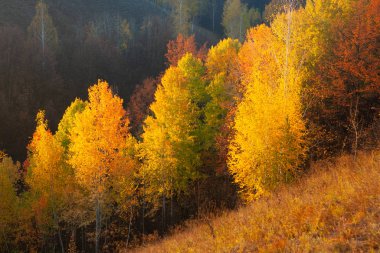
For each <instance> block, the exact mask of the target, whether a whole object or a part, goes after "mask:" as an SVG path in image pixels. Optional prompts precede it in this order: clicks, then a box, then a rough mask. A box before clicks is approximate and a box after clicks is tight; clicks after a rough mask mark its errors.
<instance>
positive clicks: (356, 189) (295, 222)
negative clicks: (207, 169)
mask: <svg viewBox="0 0 380 253" xmlns="http://www.w3.org/2000/svg"><path fill="white" fill-rule="evenodd" d="M379 247H380V153H379V152H375V151H374V152H370V153H366V154H360V155H359V156H358V158H357V161H356V162H355V161H354V160H353V158H352V157H351V156H343V157H340V158H339V159H335V160H333V161H323V162H319V163H316V164H314V165H313V166H312V169H311V171H310V172H309V173H308V174H307V175H305V176H304V177H303V178H301V179H300V180H299V181H298V182H296V183H295V184H294V185H292V186H284V187H283V188H281V189H279V190H277V191H276V192H275V193H273V194H272V195H271V196H269V197H267V198H265V199H260V200H258V201H256V202H255V203H253V204H251V205H249V206H247V207H243V208H240V209H239V210H237V211H234V212H228V213H224V214H222V215H221V216H220V217H217V218H214V219H212V220H210V221H208V222H206V221H193V222H192V223H191V224H190V225H189V226H188V227H187V228H186V229H185V230H184V231H182V232H178V233H174V234H173V235H172V236H170V237H167V238H165V239H163V240H161V241H158V242H156V243H152V244H149V245H147V246H146V247H141V248H137V249H135V251H136V252H154V253H156V252H202V253H203V252H380V248H379Z"/></svg>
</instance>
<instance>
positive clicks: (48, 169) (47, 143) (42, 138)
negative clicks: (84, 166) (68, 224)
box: [26, 111, 73, 252]
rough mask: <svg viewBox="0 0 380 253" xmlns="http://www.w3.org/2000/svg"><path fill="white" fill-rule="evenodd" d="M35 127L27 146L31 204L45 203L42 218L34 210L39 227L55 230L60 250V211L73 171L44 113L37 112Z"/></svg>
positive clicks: (61, 243) (38, 207)
mask: <svg viewBox="0 0 380 253" xmlns="http://www.w3.org/2000/svg"><path fill="white" fill-rule="evenodd" d="M36 121H37V127H36V131H35V132H34V134H33V138H32V141H31V142H30V144H29V145H28V151H29V154H28V161H29V167H28V174H27V178H26V182H27V183H28V185H29V186H30V188H31V190H30V192H31V194H32V199H34V200H35V205H34V207H35V208H37V209H40V208H41V206H36V205H38V203H39V202H41V203H42V202H44V203H46V204H44V207H43V208H44V211H43V212H42V214H45V215H46V216H45V215H43V216H42V217H39V213H41V212H38V211H37V210H36V211H35V214H36V217H37V221H39V224H38V225H40V226H41V227H44V226H47V227H48V228H54V229H55V230H56V231H57V232H58V236H59V242H60V246H61V251H62V252H64V246H63V242H62V236H61V228H60V227H59V222H60V221H61V213H62V212H63V209H64V208H65V203H66V202H67V200H68V199H69V196H68V192H67V191H66V189H67V187H68V186H69V185H70V183H71V182H72V180H73V173H72V171H71V170H70V168H69V167H68V166H65V163H64V160H63V153H64V149H63V147H62V146H61V144H60V143H59V142H58V141H57V140H56V139H55V137H54V136H53V134H52V133H51V132H50V130H49V129H48V126H47V121H46V120H45V113H44V112H43V111H40V112H39V113H38V114H37V118H36Z"/></svg>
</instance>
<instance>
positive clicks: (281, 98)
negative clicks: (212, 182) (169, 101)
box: [229, 16, 305, 201]
mask: <svg viewBox="0 0 380 253" xmlns="http://www.w3.org/2000/svg"><path fill="white" fill-rule="evenodd" d="M288 18H291V16H287V17H286V18H285V21H288ZM282 24H283V23H282ZM288 24H289V23H288V22H286V23H285V24H283V25H282V26H279V27H278V30H275V29H274V30H272V29H271V28H269V27H267V26H265V25H261V26H259V27H257V28H254V29H251V30H250V31H249V32H248V35H247V41H246V42H245V43H244V45H243V47H242V49H241V51H240V59H241V66H242V75H243V84H244V85H245V87H244V90H245V92H244V95H243V98H242V101H241V103H240V104H239V105H238V108H237V112H236V117H235V122H234V130H235V136H234V138H233V141H232V143H231V144H230V147H229V149H230V151H229V170H230V172H231V173H232V174H233V176H234V179H235V182H236V183H237V184H238V185H239V186H240V187H241V190H242V193H243V197H244V198H245V199H246V200H247V201H251V200H253V199H255V198H256V197H258V196H260V195H261V194H263V193H265V192H266V191H268V190H269V189H271V188H273V187H274V186H276V185H277V184H278V183H279V182H281V181H287V180H289V179H290V178H291V177H292V176H293V174H294V173H295V172H296V170H297V169H298V168H299V167H300V165H301V164H302V160H303V157H304V155H305V143H304V133H305V124H304V121H303V119H302V114H301V109H302V108H301V99H300V92H301V87H302V80H303V79H302V78H303V71H302V68H300V67H299V66H300V65H299V63H300V62H299V59H298V58H297V54H296V51H295V50H294V48H293V44H292V41H291V36H289V34H288V31H290V30H288V28H289V27H288ZM252 59H254V60H252Z"/></svg>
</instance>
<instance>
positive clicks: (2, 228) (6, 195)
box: [0, 151, 19, 252]
mask: <svg viewBox="0 0 380 253" xmlns="http://www.w3.org/2000/svg"><path fill="white" fill-rule="evenodd" d="M18 169H19V164H14V163H13V161H12V159H11V158H10V157H8V156H7V155H6V154H4V153H3V152H1V151H0V199H1V201H0V235H1V236H0V248H1V249H3V250H4V252H11V249H12V245H11V242H12V238H13V236H14V228H15V227H16V224H17V223H16V222H17V220H18V212H17V206H18V197H17V195H16V189H15V187H14V186H15V183H16V180H17V174H18Z"/></svg>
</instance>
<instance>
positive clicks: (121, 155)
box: [69, 80, 134, 252]
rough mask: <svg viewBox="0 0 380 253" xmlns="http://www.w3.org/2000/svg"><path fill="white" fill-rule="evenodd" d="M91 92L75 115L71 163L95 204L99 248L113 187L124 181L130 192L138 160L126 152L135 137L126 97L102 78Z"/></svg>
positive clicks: (96, 243) (96, 239) (96, 246)
mask: <svg viewBox="0 0 380 253" xmlns="http://www.w3.org/2000/svg"><path fill="white" fill-rule="evenodd" d="M88 96H89V101H88V104H87V106H86V107H85V109H84V110H83V112H82V113H80V114H78V115H77V116H76V117H75V121H74V127H73V128H72V131H71V134H70V141H71V144H70V146H69V150H70V153H71V154H72V155H71V157H70V159H69V163H70V164H71V165H72V166H73V167H74V169H75V175H76V178H77V180H78V182H79V183H80V184H81V185H82V186H83V187H84V188H85V189H86V190H87V191H88V193H89V196H90V201H91V202H92V204H93V206H94V211H95V224H96V229H95V252H99V250H100V249H99V247H100V245H99V239H100V236H101V229H102V218H103V217H104V216H107V211H108V210H107V203H108V202H109V201H112V198H111V196H112V195H111V190H112V189H114V188H116V189H120V183H124V184H123V185H124V187H125V188H124V191H125V192H128V194H127V195H128V196H130V195H131V193H130V191H131V190H132V189H133V185H132V184H131V181H130V179H131V177H132V170H133V168H134V163H133V161H132V159H131V157H130V156H129V153H127V152H126V150H127V147H128V146H129V145H130V142H129V141H132V140H133V139H131V138H130V134H129V132H128V124H129V120H128V118H127V117H126V112H125V110H124V109H123V106H122V104H123V100H122V99H121V98H119V97H118V96H116V95H114V94H113V93H112V91H111V89H110V88H109V86H108V83H107V82H105V81H100V80H99V81H98V83H97V84H95V85H94V86H92V87H90V88H89V90H88ZM131 188H132V189H131ZM124 204H125V205H127V204H128V203H124Z"/></svg>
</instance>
